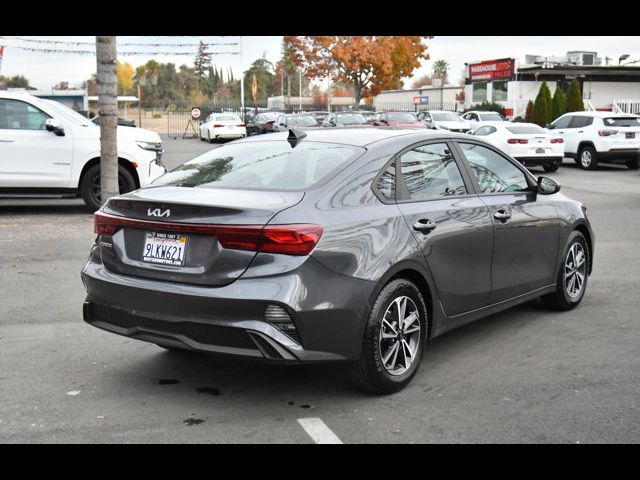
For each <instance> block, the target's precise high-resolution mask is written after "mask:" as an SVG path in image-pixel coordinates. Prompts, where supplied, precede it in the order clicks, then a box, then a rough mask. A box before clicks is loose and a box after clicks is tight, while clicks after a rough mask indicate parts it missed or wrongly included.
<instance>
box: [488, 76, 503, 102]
mask: <svg viewBox="0 0 640 480" xmlns="http://www.w3.org/2000/svg"><path fill="white" fill-rule="evenodd" d="M491 97H492V100H493V101H494V102H505V101H506V100H507V82H506V81H501V82H493V93H492V94H491Z"/></svg>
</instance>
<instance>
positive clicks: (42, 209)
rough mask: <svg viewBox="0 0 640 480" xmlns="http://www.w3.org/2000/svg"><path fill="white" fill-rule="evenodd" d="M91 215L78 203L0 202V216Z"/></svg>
mask: <svg viewBox="0 0 640 480" xmlns="http://www.w3.org/2000/svg"><path fill="white" fill-rule="evenodd" d="M72 202H73V203H72ZM7 214H9V215H65V214H74V215H75V214H86V215H93V211H91V210H90V209H89V208H87V207H86V206H85V205H84V203H78V201H73V200H71V201H67V202H63V201H57V202H56V203H53V202H51V203H45V204H43V203H26V202H18V201H15V200H10V201H9V200H7V201H0V215H7Z"/></svg>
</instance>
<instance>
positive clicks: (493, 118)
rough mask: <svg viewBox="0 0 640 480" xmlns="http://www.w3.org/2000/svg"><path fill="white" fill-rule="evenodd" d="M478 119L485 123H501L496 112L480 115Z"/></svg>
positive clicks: (500, 118)
mask: <svg viewBox="0 0 640 480" xmlns="http://www.w3.org/2000/svg"><path fill="white" fill-rule="evenodd" d="M478 115H479V116H480V118H481V119H482V120H483V121H485V122H501V121H502V117H501V116H500V114H499V113H497V112H489V113H480V114H478Z"/></svg>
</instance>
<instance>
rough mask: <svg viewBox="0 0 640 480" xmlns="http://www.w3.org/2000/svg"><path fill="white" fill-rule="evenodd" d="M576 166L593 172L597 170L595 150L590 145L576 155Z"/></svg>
mask: <svg viewBox="0 0 640 480" xmlns="http://www.w3.org/2000/svg"><path fill="white" fill-rule="evenodd" d="M578 166H579V167H580V168H582V169H584V170H595V169H596V168H598V157H597V153H596V149H595V148H593V147H592V146H590V145H587V146H585V147H582V148H581V149H580V152H579V153H578Z"/></svg>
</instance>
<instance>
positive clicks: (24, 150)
mask: <svg viewBox="0 0 640 480" xmlns="http://www.w3.org/2000/svg"><path fill="white" fill-rule="evenodd" d="M49 118H52V117H51V115H49V114H47V113H45V112H44V111H43V110H41V109H40V108H38V107H36V106H35V105H32V104H31V103H29V102H26V101H23V100H17V99H8V98H4V99H1V98H0V187H1V188H65V187H68V185H69V180H70V178H71V167H72V161H73V132H72V131H71V128H66V129H65V134H64V135H63V136H59V135H56V134H55V133H53V132H50V131H48V130H47V129H46V127H45V122H46V121H47V120H48V119H49Z"/></svg>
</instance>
